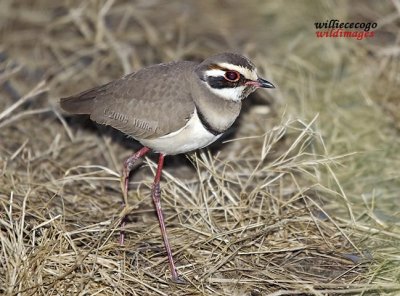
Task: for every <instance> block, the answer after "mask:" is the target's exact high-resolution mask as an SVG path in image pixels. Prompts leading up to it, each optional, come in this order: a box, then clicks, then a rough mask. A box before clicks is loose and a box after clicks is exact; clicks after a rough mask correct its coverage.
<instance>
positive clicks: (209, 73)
mask: <svg viewBox="0 0 400 296" xmlns="http://www.w3.org/2000/svg"><path fill="white" fill-rule="evenodd" d="M206 76H212V77H220V76H225V71H223V70H220V69H212V70H207V71H206Z"/></svg>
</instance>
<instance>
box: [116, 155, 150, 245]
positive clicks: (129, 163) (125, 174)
mask: <svg viewBox="0 0 400 296" xmlns="http://www.w3.org/2000/svg"><path fill="white" fill-rule="evenodd" d="M149 151H150V148H148V147H143V148H142V149H140V150H139V151H137V152H136V153H133V154H132V155H131V156H130V157H129V158H128V159H127V160H125V162H124V167H123V169H122V176H121V189H122V194H123V196H124V206H126V205H127V204H128V186H129V174H130V172H131V170H132V169H133V166H134V165H135V163H136V161H137V160H138V159H139V158H141V157H143V156H145V155H146V154H147V153H148V152H149ZM125 223H126V221H125V217H123V218H122V221H121V233H120V235H119V243H120V245H123V244H124V240H125V231H124V228H125Z"/></svg>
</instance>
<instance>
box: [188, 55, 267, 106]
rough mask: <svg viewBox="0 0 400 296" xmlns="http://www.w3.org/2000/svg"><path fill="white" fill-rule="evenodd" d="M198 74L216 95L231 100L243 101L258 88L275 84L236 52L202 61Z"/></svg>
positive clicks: (197, 70)
mask: <svg viewBox="0 0 400 296" xmlns="http://www.w3.org/2000/svg"><path fill="white" fill-rule="evenodd" d="M195 72H196V74H197V75H198V76H199V78H200V80H201V81H203V83H204V84H205V85H206V86H207V88H208V89H209V90H210V91H211V92H212V93H214V94H215V95H217V96H219V97H221V98H223V99H225V100H230V101H241V100H243V99H244V98H246V97H247V96H248V95H249V94H251V93H252V92H253V91H255V90H256V89H257V88H260V87H262V88H274V85H273V84H272V83H270V82H268V81H267V80H265V79H263V78H260V77H259V76H258V75H257V69H256V67H255V66H254V64H253V63H252V62H251V61H250V60H249V59H247V58H246V57H244V56H242V55H239V54H235V53H220V54H217V55H214V56H212V57H209V58H207V59H205V60H204V61H203V62H202V63H200V64H199V65H198V66H197V68H196V70H195Z"/></svg>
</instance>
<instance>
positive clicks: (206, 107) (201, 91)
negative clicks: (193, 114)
mask: <svg viewBox="0 0 400 296" xmlns="http://www.w3.org/2000/svg"><path fill="white" fill-rule="evenodd" d="M196 78H197V77H196ZM191 90H192V95H193V101H194V103H195V105H196V108H197V113H199V117H201V118H202V120H203V121H206V124H207V125H208V126H209V127H211V128H212V129H213V130H214V131H217V132H219V133H223V132H225V131H226V130H227V129H228V128H229V127H230V126H231V125H232V124H233V123H234V121H235V120H236V118H237V117H238V115H239V113H240V109H241V107H242V102H241V101H233V100H226V99H224V98H221V97H220V96H218V95H216V94H214V93H212V92H211V91H210V90H209V89H208V88H207V86H206V85H204V82H202V81H201V80H200V79H195V80H194V81H192V83H191Z"/></svg>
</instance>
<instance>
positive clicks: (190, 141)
mask: <svg viewBox="0 0 400 296" xmlns="http://www.w3.org/2000/svg"><path fill="white" fill-rule="evenodd" d="M257 88H274V86H273V85H272V84H271V83H270V82H268V81H267V80H265V79H263V78H260V77H259V76H258V74H257V70H256V67H255V66H254V64H253V63H252V62H251V61H250V60H249V59H248V58H246V57H244V56H242V55H240V54H235V53H220V54H216V55H213V56H211V57H209V58H207V59H205V60H204V61H202V62H201V63H197V62H190V61H177V62H171V63H164V64H157V65H152V66H149V67H146V68H143V69H141V70H139V71H137V72H134V73H131V74H128V75H125V76H123V77H121V78H120V79H117V80H114V81H111V82H109V83H107V84H104V85H101V86H98V87H94V88H92V89H89V90H86V91H84V92H81V93H79V94H77V95H74V96H70V97H67V98H62V99H61V101H60V104H61V107H62V108H63V109H64V110H66V111H68V112H70V113H74V114H89V115H90V118H91V119H92V120H94V121H96V122H98V123H100V124H105V125H110V126H112V127H113V128H116V129H118V130H120V131H122V132H123V133H125V134H126V135H128V136H129V137H132V138H134V139H136V140H137V141H139V142H140V143H141V144H142V145H143V148H142V149H140V150H139V151H137V152H136V153H134V154H132V155H131V156H130V157H129V158H128V159H127V160H126V161H125V162H124V166H123V172H122V178H121V187H122V192H123V196H124V202H125V204H127V194H128V182H129V173H130V171H131V170H132V168H133V166H134V164H135V162H136V161H137V160H138V159H139V158H140V157H143V156H144V155H146V154H147V153H148V152H149V151H151V150H152V151H154V152H156V153H159V160H158V167H157V171H156V175H155V179H154V184H153V188H152V199H153V202H154V205H155V208H156V212H157V216H158V220H159V223H160V228H161V234H162V237H163V240H164V245H165V249H166V252H167V255H168V261H169V267H170V271H171V275H172V279H173V280H174V281H175V282H181V281H182V279H181V278H180V277H179V275H178V272H177V269H176V267H175V263H174V260H173V257H172V251H171V247H170V244H169V241H168V237H167V232H166V229H165V223H164V218H163V213H162V210H161V203H160V178H161V171H162V168H163V164H164V156H165V155H175V154H180V153H186V152H189V151H193V150H196V149H199V148H203V147H206V146H208V145H210V144H211V143H213V142H214V141H216V140H217V139H218V138H219V137H220V136H221V135H222V134H223V133H224V132H225V131H226V130H227V129H228V128H229V127H230V126H231V125H232V124H233V123H234V121H235V120H236V118H237V117H238V115H239V113H240V110H241V107H242V100H243V99H245V98H246V97H247V96H248V95H249V94H250V93H252V92H253V91H255V90H256V89H257ZM123 238H124V237H123V235H122V236H121V243H123Z"/></svg>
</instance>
